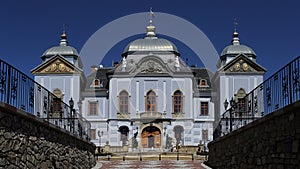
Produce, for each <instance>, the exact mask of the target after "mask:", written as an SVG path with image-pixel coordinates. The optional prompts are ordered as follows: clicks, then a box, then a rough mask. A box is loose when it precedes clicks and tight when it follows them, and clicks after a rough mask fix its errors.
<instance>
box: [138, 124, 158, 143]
mask: <svg viewBox="0 0 300 169" xmlns="http://www.w3.org/2000/svg"><path fill="white" fill-rule="evenodd" d="M141 137H142V147H143V148H152V147H153V148H159V147H161V131H160V129H159V128H157V127H155V126H148V127H146V128H144V129H143V131H142V134H141Z"/></svg>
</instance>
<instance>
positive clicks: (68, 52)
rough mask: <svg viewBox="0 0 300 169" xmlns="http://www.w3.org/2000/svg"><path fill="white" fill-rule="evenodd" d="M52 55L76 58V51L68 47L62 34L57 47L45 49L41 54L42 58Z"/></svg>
mask: <svg viewBox="0 0 300 169" xmlns="http://www.w3.org/2000/svg"><path fill="white" fill-rule="evenodd" d="M54 55H61V56H78V52H77V50H76V49H75V48H74V47H72V46H68V42H67V35H66V34H65V33H63V34H62V35H61V40H60V43H59V46H54V47H51V48H49V49H47V50H46V51H45V52H44V53H43V55H42V58H45V57H51V56H54Z"/></svg>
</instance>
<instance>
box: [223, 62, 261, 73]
mask: <svg viewBox="0 0 300 169" xmlns="http://www.w3.org/2000/svg"><path fill="white" fill-rule="evenodd" d="M229 71H230V72H256V70H255V69H254V68H252V67H251V66H249V64H248V63H247V62H245V61H244V60H243V59H241V60H239V61H238V62H236V63H235V64H234V65H233V66H231V67H230V68H229Z"/></svg>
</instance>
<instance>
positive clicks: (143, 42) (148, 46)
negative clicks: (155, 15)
mask: <svg viewBox="0 0 300 169" xmlns="http://www.w3.org/2000/svg"><path fill="white" fill-rule="evenodd" d="M136 51H147V52H148V51H149V52H155V51H157V52H161V51H167V52H177V53H178V50H177V47H176V46H175V45H174V44H173V43H172V42H170V41H168V40H167V39H163V38H157V37H156V38H154V37H152V38H143V39H137V40H134V41H133V42H131V43H129V44H128V45H127V46H126V48H125V49H124V53H126V52H136Z"/></svg>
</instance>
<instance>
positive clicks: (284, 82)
mask: <svg viewBox="0 0 300 169" xmlns="http://www.w3.org/2000/svg"><path fill="white" fill-rule="evenodd" d="M299 71H300V56H298V57H297V58H295V59H294V60H293V61H291V62H290V63H288V64H287V65H286V66H284V67H283V68H281V69H280V70H278V71H277V72H276V73H274V74H273V75H272V76H270V77H269V78H268V79H266V80H265V81H264V82H263V83H261V84H260V85H258V86H257V87H256V88H255V89H253V90H252V91H251V92H249V93H248V94H247V95H246V96H245V97H244V98H243V99H244V103H245V107H244V108H243V111H241V110H239V109H238V108H237V106H236V103H235V104H233V105H232V106H231V107H230V108H229V109H228V110H227V111H226V112H225V113H223V114H222V116H221V120H220V122H219V125H218V127H217V128H216V130H215V133H214V137H215V138H216V137H219V136H223V135H226V134H228V133H230V132H231V131H233V130H236V129H238V128H240V127H242V126H245V125H247V124H249V123H251V122H253V121H254V120H257V119H259V118H261V117H262V116H265V115H267V114H270V113H272V112H274V111H276V110H278V109H281V108H283V107H285V106H287V105H290V104H292V103H294V102H296V101H299V100H300V78H299V75H300V74H299V73H300V72H299Z"/></svg>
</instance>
